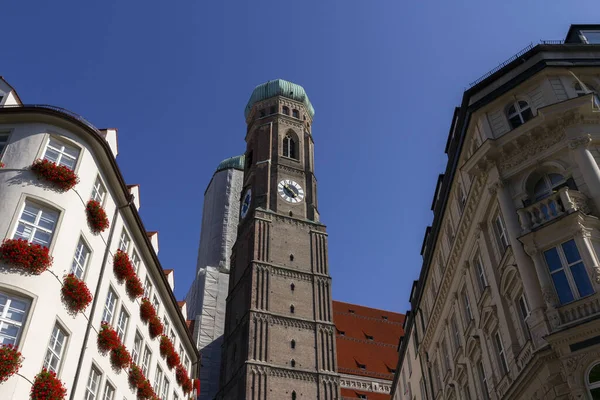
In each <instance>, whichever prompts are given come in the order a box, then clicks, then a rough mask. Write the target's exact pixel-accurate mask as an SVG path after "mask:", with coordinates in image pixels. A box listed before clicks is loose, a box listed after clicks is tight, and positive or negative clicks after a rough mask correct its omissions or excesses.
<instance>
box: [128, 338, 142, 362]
mask: <svg viewBox="0 0 600 400" xmlns="http://www.w3.org/2000/svg"><path fill="white" fill-rule="evenodd" d="M143 346H144V337H143V336H142V335H141V334H140V333H139V332H138V331H136V332H135V337H134V339H133V348H132V350H131V358H132V360H133V362H134V363H135V364H136V365H139V364H140V356H141V355H142V347H143Z"/></svg>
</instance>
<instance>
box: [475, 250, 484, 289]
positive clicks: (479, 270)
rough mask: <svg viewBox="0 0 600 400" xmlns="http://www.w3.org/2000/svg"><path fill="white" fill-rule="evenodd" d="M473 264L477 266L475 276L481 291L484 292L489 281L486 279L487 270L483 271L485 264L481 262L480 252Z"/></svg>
mask: <svg viewBox="0 0 600 400" xmlns="http://www.w3.org/2000/svg"><path fill="white" fill-rule="evenodd" d="M473 264H475V274H476V275H477V285H478V286H479V291H480V292H483V290H484V289H485V288H486V286H487V281H486V279H485V270H484V269H483V263H482V262H481V255H480V254H479V252H478V253H477V254H476V255H475V258H474V259H473Z"/></svg>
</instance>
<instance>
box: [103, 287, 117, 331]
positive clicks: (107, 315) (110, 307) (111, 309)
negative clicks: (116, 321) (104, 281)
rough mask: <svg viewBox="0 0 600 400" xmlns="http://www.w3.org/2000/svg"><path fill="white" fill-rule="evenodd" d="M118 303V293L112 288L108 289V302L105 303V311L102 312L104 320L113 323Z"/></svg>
mask: <svg viewBox="0 0 600 400" xmlns="http://www.w3.org/2000/svg"><path fill="white" fill-rule="evenodd" d="M116 304H117V294H116V293H115V291H114V290H112V288H110V289H108V294H107V295H106V302H105V303H104V313H103V314H102V321H106V322H108V323H109V324H112V320H113V316H114V314H115V306H116Z"/></svg>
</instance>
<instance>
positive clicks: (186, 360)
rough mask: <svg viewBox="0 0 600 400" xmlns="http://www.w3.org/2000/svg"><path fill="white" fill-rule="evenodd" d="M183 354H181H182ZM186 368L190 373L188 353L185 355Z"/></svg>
mask: <svg viewBox="0 0 600 400" xmlns="http://www.w3.org/2000/svg"><path fill="white" fill-rule="evenodd" d="M180 356H181V354H180ZM184 364H185V370H186V371H187V372H188V373H190V358H189V357H188V356H187V354H186V355H185V363H184Z"/></svg>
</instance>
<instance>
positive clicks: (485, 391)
mask: <svg viewBox="0 0 600 400" xmlns="http://www.w3.org/2000/svg"><path fill="white" fill-rule="evenodd" d="M477 373H478V375H479V382H480V383H481V391H482V392H483V393H482V395H483V398H484V400H490V395H489V389H488V384H487V377H486V376H485V370H484V369H483V363H482V362H481V361H479V362H478V363H477Z"/></svg>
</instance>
